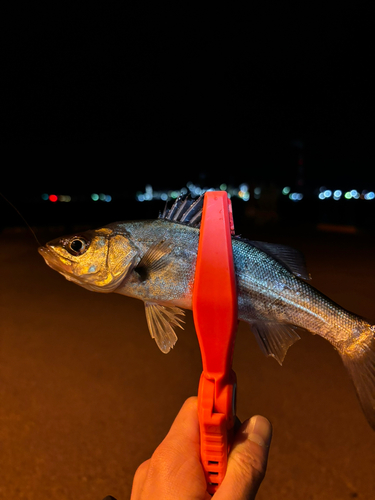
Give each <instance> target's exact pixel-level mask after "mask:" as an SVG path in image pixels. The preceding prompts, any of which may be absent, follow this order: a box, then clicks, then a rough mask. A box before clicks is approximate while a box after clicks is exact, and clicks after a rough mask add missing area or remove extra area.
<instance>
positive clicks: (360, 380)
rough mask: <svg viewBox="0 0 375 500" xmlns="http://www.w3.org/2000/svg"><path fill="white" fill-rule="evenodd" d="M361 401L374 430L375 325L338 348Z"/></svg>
mask: <svg viewBox="0 0 375 500" xmlns="http://www.w3.org/2000/svg"><path fill="white" fill-rule="evenodd" d="M338 351H339V353H340V355H341V358H342V360H343V362H344V365H345V366H346V368H347V370H348V372H349V374H350V376H351V378H352V381H353V383H354V387H355V390H356V393H357V396H358V399H359V402H360V403H361V406H362V410H363V413H364V414H365V417H366V418H367V420H368V423H369V424H370V426H371V427H372V428H373V429H374V430H375V325H372V326H371V325H368V324H367V327H365V328H364V330H363V332H362V333H361V334H360V336H355V339H354V340H353V341H352V342H351V343H350V344H346V345H345V347H343V346H341V347H339V348H338Z"/></svg>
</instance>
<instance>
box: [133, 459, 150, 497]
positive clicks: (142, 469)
mask: <svg viewBox="0 0 375 500" xmlns="http://www.w3.org/2000/svg"><path fill="white" fill-rule="evenodd" d="M149 467H150V459H148V460H146V461H145V462H143V463H142V464H141V465H140V466H139V467H138V469H137V470H136V472H135V474H134V478H133V486H132V492H131V497H130V500H132V499H133V498H141V493H142V489H143V485H144V483H145V480H146V477H147V474H148V469H149Z"/></svg>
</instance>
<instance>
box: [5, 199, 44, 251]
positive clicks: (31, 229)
mask: <svg viewBox="0 0 375 500" xmlns="http://www.w3.org/2000/svg"><path fill="white" fill-rule="evenodd" d="M0 196H2V198H4V200H5V201H6V202H7V203H9V205H10V206H11V207H12V208H13V209H14V210H15V211H16V212H17V213H18V215H19V216H20V217H21V219H22V220H23V222H24V223H25V224H26V226H27V227H28V228H29V229H30V231H31V232H32V234H33V236H34V238H35V239H36V242H37V243H38V245H39V246H42V244H41V243H40V241H39V240H38V238H37V236H36V234H35V231H34V229H33V228H32V227H31V226H30V224H29V223H28V222H27V220H26V219H25V217H24V216H23V215H22V214H21V212H20V211H19V210H18V209H17V208H16V207H15V206H14V205H13V203H12V202H10V201H9V200H8V198H6V197H5V196H4V195H3V193H2V192H1V191H0Z"/></svg>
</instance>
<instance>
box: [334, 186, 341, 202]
mask: <svg viewBox="0 0 375 500" xmlns="http://www.w3.org/2000/svg"><path fill="white" fill-rule="evenodd" d="M341 196H342V191H340V189H336V190H335V191H334V192H333V199H334V200H339V199H340V198H341Z"/></svg>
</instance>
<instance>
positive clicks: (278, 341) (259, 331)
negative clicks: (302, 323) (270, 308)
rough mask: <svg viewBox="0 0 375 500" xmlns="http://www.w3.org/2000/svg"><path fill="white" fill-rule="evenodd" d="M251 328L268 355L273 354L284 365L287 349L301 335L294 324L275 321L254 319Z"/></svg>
mask: <svg viewBox="0 0 375 500" xmlns="http://www.w3.org/2000/svg"><path fill="white" fill-rule="evenodd" d="M249 324H250V328H251V330H252V332H253V333H254V335H255V338H256V339H257V342H258V344H259V347H260V348H261V350H262V351H263V353H264V354H265V355H266V356H272V357H273V358H275V359H276V361H277V362H278V363H279V364H280V365H282V363H283V361H284V358H285V355H286V353H287V350H288V349H289V347H290V346H291V345H293V344H294V343H295V342H297V340H299V339H300V338H301V337H300V336H299V335H298V333H297V332H296V331H295V329H294V328H293V326H291V325H287V324H284V323H277V322H274V321H253V322H251V323H249Z"/></svg>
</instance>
